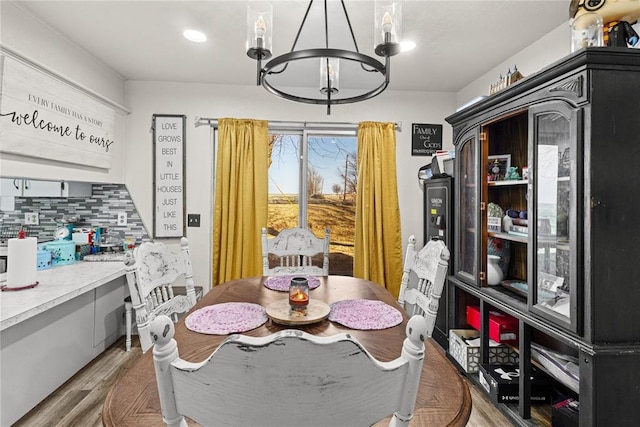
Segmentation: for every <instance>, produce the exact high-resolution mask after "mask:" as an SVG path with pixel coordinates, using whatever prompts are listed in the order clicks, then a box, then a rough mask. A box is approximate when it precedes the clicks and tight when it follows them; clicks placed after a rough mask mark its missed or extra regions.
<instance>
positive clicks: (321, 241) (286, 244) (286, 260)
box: [262, 227, 330, 276]
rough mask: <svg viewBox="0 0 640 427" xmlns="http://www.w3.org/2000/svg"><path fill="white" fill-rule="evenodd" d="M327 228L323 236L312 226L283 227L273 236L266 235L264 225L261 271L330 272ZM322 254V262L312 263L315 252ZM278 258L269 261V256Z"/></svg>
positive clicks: (319, 274)
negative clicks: (317, 234)
mask: <svg viewBox="0 0 640 427" xmlns="http://www.w3.org/2000/svg"><path fill="white" fill-rule="evenodd" d="M329 237H330V231H329V229H328V228H326V229H325V231H324V238H319V237H316V236H315V235H314V234H313V233H312V232H311V230H308V229H306V228H300V227H294V228H286V229H284V230H282V231H281V232H280V233H278V235H277V236H276V237H274V238H272V239H270V238H268V237H267V229H266V228H263V229H262V275H263V276H278V275H287V274H307V275H311V276H327V275H329ZM318 254H321V255H322V266H319V265H314V264H313V257H314V256H315V255H318ZM269 255H272V258H277V262H275V265H272V264H274V262H273V261H272V262H271V263H270V259H269V258H270V257H269Z"/></svg>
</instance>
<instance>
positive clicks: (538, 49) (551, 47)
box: [456, 21, 571, 106]
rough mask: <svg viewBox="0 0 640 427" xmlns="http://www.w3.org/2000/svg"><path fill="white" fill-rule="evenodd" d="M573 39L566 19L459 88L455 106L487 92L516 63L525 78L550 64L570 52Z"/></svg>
mask: <svg viewBox="0 0 640 427" xmlns="http://www.w3.org/2000/svg"><path fill="white" fill-rule="evenodd" d="M570 41H571V32H570V27H569V22H568V21H567V23H565V24H562V25H560V26H559V27H557V28H556V29H555V30H553V31H551V32H550V33H548V34H547V35H545V36H544V37H542V38H540V39H539V40H538V41H536V42H535V43H532V44H531V45H529V46H528V47H527V48H525V49H523V50H522V51H520V52H518V53H517V54H516V55H514V56H512V57H510V58H507V59H505V60H504V61H503V62H502V63H500V64H499V65H497V66H496V67H495V68H493V69H492V70H491V71H489V72H487V73H485V74H483V75H481V76H479V77H478V78H477V79H476V80H474V81H473V82H471V83H469V84H468V85H467V86H465V87H464V88H462V89H461V90H459V91H458V93H457V94H456V105H457V106H460V105H464V104H466V103H467V102H469V101H471V100H473V99H474V98H476V97H478V96H482V95H488V94H489V88H490V87H491V85H492V84H493V83H495V82H496V80H498V77H499V76H500V75H505V74H506V73H507V70H508V69H511V70H513V66H514V65H516V66H517V67H518V70H519V71H520V72H521V73H522V75H523V76H525V77H527V76H529V75H531V74H534V73H536V72H538V71H540V70H541V69H543V68H545V67H547V66H549V65H551V64H552V63H554V62H556V61H557V60H559V59H561V58H562V57H564V56H566V55H568V54H569V53H570V47H571V46H570Z"/></svg>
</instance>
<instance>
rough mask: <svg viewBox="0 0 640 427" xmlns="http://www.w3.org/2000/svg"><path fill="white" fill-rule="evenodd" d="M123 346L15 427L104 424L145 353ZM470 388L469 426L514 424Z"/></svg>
mask: <svg viewBox="0 0 640 427" xmlns="http://www.w3.org/2000/svg"><path fill="white" fill-rule="evenodd" d="M124 348H125V345H124V337H122V338H121V339H119V340H118V341H116V343H115V344H113V345H112V346H111V347H109V348H108V349H107V351H105V352H104V353H103V354H101V355H100V356H98V357H97V358H96V359H94V360H93V361H92V362H91V363H89V364H88V365H87V366H85V367H84V368H83V369H82V370H81V371H80V372H78V373H77V374H76V375H74V376H73V377H72V378H71V379H70V380H69V381H67V382H66V383H65V384H63V385H62V386H60V388H58V389H57V390H56V391H54V392H53V393H52V394H51V395H50V396H49V397H47V398H46V399H45V400H44V401H42V402H41V403H40V404H39V405H38V406H36V407H35V408H34V409H33V410H31V412H29V413H28V414H26V415H25V416H24V417H22V418H21V419H20V420H19V421H18V422H17V423H16V424H14V427H27V426H28V427H35V426H37V427H63V426H65V427H66V426H69V427H71V426H73V427H76V426H82V427H92V426H95V427H98V426H102V419H101V412H102V403H103V402H104V399H105V397H106V395H107V393H108V391H109V388H110V387H111V384H113V382H114V381H115V380H116V379H117V378H118V377H119V376H120V375H124V374H125V373H126V371H127V369H129V367H130V366H131V365H132V364H133V362H134V361H135V360H136V359H137V358H138V357H140V355H141V354H142V351H141V349H140V342H139V341H138V340H137V336H134V337H133V342H132V348H131V351H130V352H126V351H124ZM469 388H470V390H471V396H472V399H473V409H472V411H471V418H470V419H469V422H468V423H467V426H469V427H488V426H491V427H502V426H504V427H508V426H511V425H512V423H511V422H509V421H508V420H507V418H506V417H505V416H504V415H503V414H502V413H501V412H500V411H499V410H498V409H496V408H495V406H493V405H492V404H491V402H490V401H489V400H488V399H487V398H486V397H485V395H484V393H483V392H482V390H479V389H478V388H477V387H476V386H475V385H473V384H470V385H469ZM141 427H143V426H141ZM434 427H437V426H434Z"/></svg>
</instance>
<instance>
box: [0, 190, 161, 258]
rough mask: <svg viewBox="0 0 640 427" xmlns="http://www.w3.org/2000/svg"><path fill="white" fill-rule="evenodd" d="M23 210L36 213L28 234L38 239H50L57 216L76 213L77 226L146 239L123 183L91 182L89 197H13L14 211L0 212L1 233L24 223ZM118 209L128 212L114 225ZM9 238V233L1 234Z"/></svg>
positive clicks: (56, 225)
mask: <svg viewBox="0 0 640 427" xmlns="http://www.w3.org/2000/svg"><path fill="white" fill-rule="evenodd" d="M25 212H37V213H38V216H39V218H38V219H39V222H40V224H39V225H31V226H29V229H28V235H29V236H34V237H38V241H40V242H41V241H47V240H52V239H53V233H54V231H55V230H56V228H58V227H59V226H60V225H61V224H60V223H59V222H56V221H55V219H56V218H60V217H65V218H68V217H72V216H76V217H79V218H80V219H81V222H79V223H78V224H74V225H75V226H76V227H105V228H107V229H109V230H114V231H116V230H117V231H121V232H122V235H123V237H132V238H134V239H135V241H136V245H139V244H140V243H141V242H142V241H143V240H148V239H149V235H148V234H147V230H146V229H145V227H144V225H143V223H142V220H141V219H140V215H138V211H137V210H136V207H135V206H134V204H133V200H131V197H130V196H129V192H128V191H127V189H126V187H125V186H124V185H122V184H93V185H92V191H91V197H52V198H49V197H16V198H15V210H13V211H1V212H0V215H1V218H2V225H1V226H0V229H2V231H3V232H5V233H6V232H9V233H12V232H14V230H16V229H19V228H20V227H21V226H23V225H24V214H25ZM117 212H126V213H127V225H125V226H116V220H117ZM4 237H12V236H4Z"/></svg>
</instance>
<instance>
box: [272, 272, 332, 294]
mask: <svg viewBox="0 0 640 427" xmlns="http://www.w3.org/2000/svg"><path fill="white" fill-rule="evenodd" d="M292 277H301V276H271V277H268V278H267V280H265V281H264V285H265V286H266V287H267V288H269V289H271V290H274V291H287V292H288V291H289V284H290V283H291V278H292ZM302 277H306V278H307V280H308V281H309V289H315V288H317V287H318V286H320V279H318V278H317V277H315V276H302Z"/></svg>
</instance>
